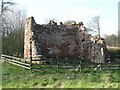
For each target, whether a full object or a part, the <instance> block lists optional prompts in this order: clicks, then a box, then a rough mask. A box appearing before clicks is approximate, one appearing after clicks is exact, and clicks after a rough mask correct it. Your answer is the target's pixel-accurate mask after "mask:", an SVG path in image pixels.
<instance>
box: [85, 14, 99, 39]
mask: <svg viewBox="0 0 120 90" xmlns="http://www.w3.org/2000/svg"><path fill="white" fill-rule="evenodd" d="M99 20H100V16H95V17H93V18H92V20H91V21H89V22H88V23H87V26H88V28H89V30H90V31H94V32H97V33H98V37H99V38H100V37H101V35H100V23H99Z"/></svg>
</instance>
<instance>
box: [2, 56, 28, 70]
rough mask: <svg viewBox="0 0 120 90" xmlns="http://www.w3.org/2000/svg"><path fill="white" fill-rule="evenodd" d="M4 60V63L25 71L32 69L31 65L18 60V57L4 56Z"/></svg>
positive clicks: (20, 59)
mask: <svg viewBox="0 0 120 90" xmlns="http://www.w3.org/2000/svg"><path fill="white" fill-rule="evenodd" d="M2 60H3V61H4V62H7V63H10V64H13V65H17V66H20V67H23V68H25V69H30V64H29V63H25V62H23V61H24V60H23V59H22V58H17V57H13V56H8V55H3V54H2Z"/></svg>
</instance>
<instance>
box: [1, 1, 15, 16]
mask: <svg viewBox="0 0 120 90" xmlns="http://www.w3.org/2000/svg"><path fill="white" fill-rule="evenodd" d="M15 4H16V3H14V2H11V1H5V0H1V13H0V14H1V15H2V13H3V12H5V11H12V10H11V9H10V8H9V7H10V6H12V5H15Z"/></svg>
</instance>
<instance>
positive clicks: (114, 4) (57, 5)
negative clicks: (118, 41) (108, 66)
mask: <svg viewBox="0 0 120 90" xmlns="http://www.w3.org/2000/svg"><path fill="white" fill-rule="evenodd" d="M13 1H15V2H16V3H18V4H19V5H20V6H22V7H24V8H26V11H27V17H29V16H34V17H35V20H36V22H37V23H40V24H44V23H46V22H47V21H48V20H50V19H53V18H54V19H55V20H56V21H57V22H60V21H62V22H64V21H66V20H75V21H77V22H80V21H83V22H84V24H85V25H86V23H87V22H88V21H89V20H91V18H92V17H94V16H97V15H99V16H100V26H101V34H102V35H103V34H112V33H117V31H118V1H119V0H13Z"/></svg>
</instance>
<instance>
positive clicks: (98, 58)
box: [24, 17, 107, 63]
mask: <svg viewBox="0 0 120 90" xmlns="http://www.w3.org/2000/svg"><path fill="white" fill-rule="evenodd" d="M30 41H31V42H32V57H33V58H38V57H39V58H40V56H44V57H48V58H49V57H50V58H86V59H90V60H91V61H92V62H96V63H99V62H102V63H104V61H105V58H106V53H105V52H106V50H107V49H106V44H105V42H104V40H103V39H101V38H99V39H96V40H95V39H92V36H91V35H89V34H88V33H87V30H86V28H85V27H84V25H83V23H82V22H80V23H79V24H73V25H71V26H66V25H64V24H62V22H60V25H57V23H55V22H54V21H50V22H49V23H48V24H46V25H39V24H37V23H36V22H35V20H34V18H33V17H30V18H28V19H26V24H25V37H24V58H26V59H29V58H30Z"/></svg>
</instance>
